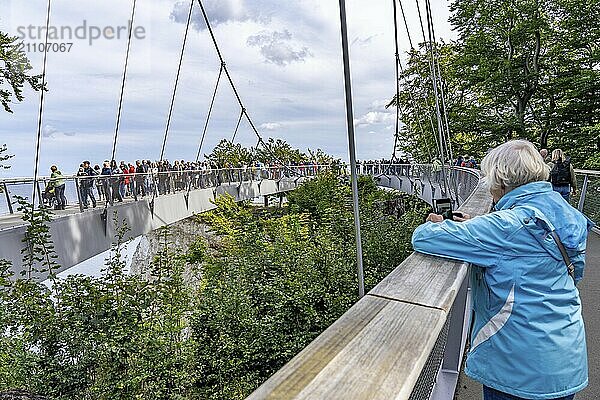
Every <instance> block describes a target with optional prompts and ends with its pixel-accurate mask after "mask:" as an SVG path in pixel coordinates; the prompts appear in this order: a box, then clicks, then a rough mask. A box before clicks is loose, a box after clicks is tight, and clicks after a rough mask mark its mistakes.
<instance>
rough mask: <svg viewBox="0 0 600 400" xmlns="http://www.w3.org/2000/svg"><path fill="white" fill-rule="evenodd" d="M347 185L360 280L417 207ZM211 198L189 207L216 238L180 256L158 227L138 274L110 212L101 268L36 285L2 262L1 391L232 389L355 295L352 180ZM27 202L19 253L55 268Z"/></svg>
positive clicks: (188, 394)
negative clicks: (284, 192) (268, 202)
mask: <svg viewBox="0 0 600 400" xmlns="http://www.w3.org/2000/svg"><path fill="white" fill-rule="evenodd" d="M359 188H360V192H361V207H360V212H361V219H362V222H363V250H364V260H365V274H366V285H367V289H369V288H372V287H373V286H374V285H375V284H376V283H377V282H379V281H380V280H381V279H382V278H383V277H384V276H386V275H387V274H388V273H389V272H390V271H391V270H392V269H393V268H395V267H396V266H397V265H398V264H399V263H400V262H401V261H402V260H403V259H404V258H405V257H406V256H407V255H408V254H409V253H410V252H411V248H410V235H411V233H412V231H413V229H414V227H415V226H416V225H417V224H419V223H420V222H421V220H422V218H423V215H424V214H425V212H426V210H425V208H424V207H423V203H421V202H419V201H418V200H416V199H415V198H412V197H409V196H403V195H400V194H398V193H395V192H385V191H382V190H379V189H378V188H377V187H376V185H375V183H374V182H373V180H372V179H371V178H361V180H360V182H359ZM215 202H216V205H217V208H216V209H215V210H214V211H212V212H210V213H206V214H202V215H201V216H199V217H198V218H200V219H201V221H202V222H204V223H207V224H209V225H210V227H211V228H212V230H213V232H214V233H216V234H217V235H218V240H214V241H213V240H211V241H210V242H207V241H206V240H205V239H203V238H200V239H198V240H197V241H196V243H194V244H193V245H192V246H191V248H190V250H189V251H188V252H187V253H185V254H181V253H178V252H177V251H174V250H173V246H172V245H171V243H172V241H171V237H170V233H169V230H168V229H163V230H162V231H160V232H159V237H160V249H159V251H158V254H157V256H156V257H155V259H154V261H153V263H152V265H151V267H150V269H149V270H148V271H143V273H142V274H141V275H140V276H137V275H130V274H129V273H128V272H127V271H126V265H125V260H124V257H123V256H122V254H123V250H124V248H125V246H126V243H125V242H124V240H123V238H124V237H125V235H126V232H127V227H126V225H125V223H124V221H122V222H121V221H117V220H115V225H116V226H120V228H119V229H118V232H117V233H116V236H115V241H114V244H113V246H112V249H111V252H110V256H109V257H108V258H107V260H106V267H105V268H104V270H103V271H102V276H101V277H99V278H94V277H86V276H70V277H68V278H64V279H58V278H56V277H55V276H54V275H51V278H52V279H51V282H50V285H49V286H46V285H45V284H43V283H40V282H38V281H36V280H35V279H33V278H32V275H33V274H28V276H26V277H25V278H16V277H14V276H12V274H11V272H10V270H11V265H10V263H8V262H5V261H1V262H0V393H2V391H7V390H26V391H27V392H30V393H38V394H40V395H43V396H46V397H47V398H48V399H53V400H76V399H77V400H79V399H99V400H100V399H102V400H104V399H122V400H125V399H169V400H171V399H173V400H175V399H177V400H182V399H224V400H225V399H243V398H245V397H246V396H247V395H248V394H249V393H250V392H251V391H253V390H254V389H255V388H256V387H257V386H258V385H260V384H261V383H262V382H263V381H264V380H265V379H267V378H268V377H269V376H270V375H272V374H273V373H274V372H275V371H277V370H278V369H279V368H280V367H282V366H283V365H284V364H285V363H286V362H287V361H289V360H290V359H291V358H292V357H293V356H294V355H295V354H297V353H298V352H299V351H300V350H301V349H302V348H304V347H305V346H306V345H307V344H308V343H309V342H310V341H312V340H313V339H314V338H315V337H316V336H317V335H318V334H319V333H321V332H322V331H323V330H324V329H326V328H327V327H328V326H329V325H330V324H331V323H332V322H334V321H335V320H336V319H337V318H339V317H340V316H341V315H342V314H343V313H344V312H345V311H346V310H347V309H348V308H349V307H350V306H351V305H352V304H353V303H354V302H355V301H356V300H357V278H356V270H355V268H356V267H355V263H356V260H355V248H354V245H355V243H354V225H353V214H352V208H351V201H350V189H349V187H348V185H347V184H345V183H343V182H342V181H340V180H339V179H337V178H336V177H335V176H334V175H329V174H327V175H323V176H320V177H318V178H316V179H314V180H311V181H309V182H307V183H305V184H303V185H302V186H301V187H299V188H298V189H297V190H296V191H294V192H293V193H292V194H290V197H289V202H290V203H289V206H288V207H285V208H283V209H278V210H277V212H269V211H268V210H263V209H258V210H257V209H256V208H255V207H254V206H252V205H251V204H249V203H236V202H235V201H234V199H233V198H232V197H230V196H227V195H226V196H222V197H219V198H217V199H216V201H215ZM22 207H23V210H24V211H31V208H30V207H31V206H30V205H27V204H26V203H25V202H24V201H22ZM36 212H37V211H36ZM39 212H42V214H39V215H38V214H36V213H34V214H33V215H34V216H36V217H37V219H35V220H28V221H29V222H30V224H31V225H32V226H34V227H35V229H32V230H31V232H30V234H29V236H28V237H29V241H28V242H27V244H28V246H27V251H26V257H25V261H26V262H30V263H32V264H33V265H34V266H38V265H40V266H42V267H43V266H44V265H46V264H44V263H48V262H50V264H47V265H50V266H51V268H52V269H55V268H56V267H57V266H56V265H55V263H54V261H53V260H54V259H53V257H51V256H48V255H49V254H51V251H50V250H51V249H52V247H51V241H50V238H49V236H47V234H48V230H47V223H48V221H49V218H50V216H49V214H45V213H46V212H47V210H45V211H39ZM115 218H116V217H115ZM31 243H34V244H31ZM48 260H50V261H48ZM190 264H194V265H199V266H200V269H201V271H200V273H196V271H194V270H190ZM49 269H50V267H49ZM29 270H33V267H32V268H29Z"/></svg>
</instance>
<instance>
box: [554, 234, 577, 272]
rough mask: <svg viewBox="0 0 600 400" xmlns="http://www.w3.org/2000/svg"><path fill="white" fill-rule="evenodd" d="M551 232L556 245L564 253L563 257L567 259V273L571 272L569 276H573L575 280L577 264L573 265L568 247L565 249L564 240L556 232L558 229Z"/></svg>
mask: <svg viewBox="0 0 600 400" xmlns="http://www.w3.org/2000/svg"><path fill="white" fill-rule="evenodd" d="M550 234H551V235H552V238H553V239H554V241H555V242H556V245H557V246H558V249H559V250H560V254H562V258H563V260H564V261H565V264H567V273H568V274H569V276H570V277H571V278H573V280H575V266H574V265H573V263H572V262H571V259H570V258H569V255H568V254H567V249H565V245H564V244H563V243H562V241H561V240H560V238H559V237H558V235H557V234H556V231H551V232H550Z"/></svg>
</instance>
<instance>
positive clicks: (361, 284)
mask: <svg viewBox="0 0 600 400" xmlns="http://www.w3.org/2000/svg"><path fill="white" fill-rule="evenodd" d="M340 22H341V32H342V55H343V59H344V84H345V89H346V90H345V91H346V119H347V124H348V147H349V149H348V150H349V153H350V173H351V181H352V204H353V208H354V226H355V229H356V263H357V273H358V297H360V298H362V297H363V296H364V295H365V279H364V271H363V257H362V240H361V236H360V212H359V209H358V180H357V177H356V149H355V143H354V111H353V109H352V81H351V75H350V54H349V51H348V25H347V23H346V1H345V0H340Z"/></svg>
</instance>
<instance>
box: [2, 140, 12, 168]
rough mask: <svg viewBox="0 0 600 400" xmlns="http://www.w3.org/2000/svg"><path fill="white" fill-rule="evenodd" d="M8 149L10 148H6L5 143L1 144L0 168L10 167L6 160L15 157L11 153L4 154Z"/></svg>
mask: <svg viewBox="0 0 600 400" xmlns="http://www.w3.org/2000/svg"><path fill="white" fill-rule="evenodd" d="M7 150H8V149H7V148H6V145H5V144H3V145H1V146H0V169H2V168H4V169H9V168H10V165H4V161H7V160H8V159H10V158H12V157H13V156H12V155H10V154H4V153H6V151H7Z"/></svg>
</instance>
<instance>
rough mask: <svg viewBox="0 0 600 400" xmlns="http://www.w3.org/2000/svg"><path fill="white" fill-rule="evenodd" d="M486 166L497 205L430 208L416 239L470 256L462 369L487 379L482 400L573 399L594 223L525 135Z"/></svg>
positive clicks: (419, 245)
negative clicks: (478, 209)
mask: <svg viewBox="0 0 600 400" xmlns="http://www.w3.org/2000/svg"><path fill="white" fill-rule="evenodd" d="M481 172H482V175H483V177H484V180H485V182H486V183H487V185H488V187H489V190H490V193H491V195H492V197H493V199H494V202H495V204H496V205H495V210H494V212H492V213H490V214H487V215H483V216H479V217H476V218H472V219H471V218H470V217H469V216H468V215H466V214H465V215H461V216H460V218H459V216H455V217H454V220H443V217H442V216H440V215H436V214H430V215H429V217H428V218H427V220H428V222H426V223H425V224H423V225H421V226H420V227H418V228H417V229H416V230H415V232H414V233H413V238H412V243H413V247H414V249H415V250H416V251H418V252H421V253H424V254H430V255H435V256H440V257H447V258H451V259H458V260H463V261H465V262H468V263H471V264H472V266H471V268H470V279H471V288H472V308H473V321H472V322H471V332H470V348H469V353H468V356H467V363H466V367H465V373H466V374H467V375H468V376H470V377H471V378H473V379H475V380H476V381H479V382H481V383H482V384H483V393H484V396H483V397H484V400H509V399H510V400H520V399H545V400H551V399H561V400H570V399H573V396H574V394H575V393H577V392H579V391H580V390H582V389H583V388H585V387H586V386H587V385H588V361H587V350H586V340H585V329H584V324H583V318H582V315H581V299H580V298H579V291H578V290H577V287H576V284H577V282H579V281H580V280H581V279H582V277H583V270H584V265H585V248H586V240H587V236H588V232H589V230H590V229H591V228H592V225H593V223H592V222H591V221H590V220H589V219H587V218H586V217H585V216H584V215H583V214H581V213H580V212H579V211H577V210H576V209H575V208H573V207H571V206H569V205H568V204H567V203H565V201H564V200H563V199H562V198H561V196H560V195H559V194H558V193H557V192H555V191H553V190H552V186H551V184H550V183H549V182H548V181H547V180H548V173H549V171H548V167H547V166H546V164H545V163H544V160H543V159H542V157H541V156H540V154H539V153H538V151H537V149H536V148H535V147H534V146H533V145H532V144H531V143H530V142H528V141H525V140H515V141H510V142H508V143H505V144H503V145H501V146H499V147H497V148H495V149H494V150H492V151H491V152H490V153H489V154H488V155H487V156H486V157H485V158H484V159H483V161H482V163H481ZM562 250H564V253H565V255H563V251H562ZM568 265H570V266H571V267H573V268H570V267H568Z"/></svg>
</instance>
